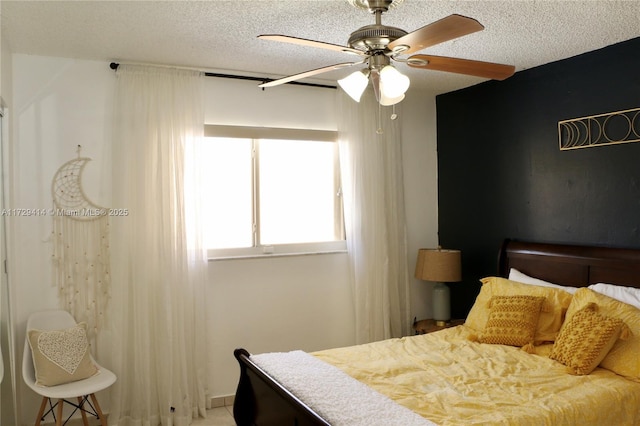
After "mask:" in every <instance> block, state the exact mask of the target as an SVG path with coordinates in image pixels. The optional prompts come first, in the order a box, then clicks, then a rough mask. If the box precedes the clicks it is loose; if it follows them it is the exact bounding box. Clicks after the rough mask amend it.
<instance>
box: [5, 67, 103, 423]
mask: <svg viewBox="0 0 640 426" xmlns="http://www.w3.org/2000/svg"><path fill="white" fill-rule="evenodd" d="M13 76H14V80H13V89H14V93H13V94H14V108H13V113H12V114H11V116H12V122H11V124H12V126H13V129H14V135H13V136H14V137H13V140H12V141H11V153H10V165H11V170H10V173H11V175H10V184H9V186H10V190H11V194H10V205H9V206H8V207H9V208H14V209H47V208H50V207H52V198H51V180H52V178H53V175H54V174H55V172H56V170H57V169H58V167H60V166H61V165H62V164H63V163H64V162H66V161H68V160H70V159H72V158H74V157H75V156H76V155H77V153H76V150H77V146H78V145H82V155H83V156H87V157H91V158H93V159H94V161H92V162H90V163H89V164H88V165H87V167H86V168H85V174H84V190H85V192H86V193H87V196H88V197H90V198H91V199H92V200H93V201H94V202H96V203H97V204H99V205H108V199H109V196H110V191H109V183H110V177H109V176H110V174H109V173H110V170H111V169H110V164H109V162H108V151H109V139H110V136H109V134H110V128H111V109H112V93H113V91H114V87H115V76H114V75H113V71H110V70H109V67H108V66H107V65H105V64H103V63H98V62H89V61H74V60H70V59H60V58H48V57H38V56H27V55H14V56H13ZM7 219H8V226H9V229H8V231H9V234H10V237H11V241H10V247H9V253H8V256H9V272H10V275H9V280H10V282H9V284H10V286H11V291H12V296H13V298H12V313H13V315H14V318H15V320H16V321H15V323H14V330H15V336H16V342H17V352H18V362H17V365H18V378H19V379H18V385H19V388H18V397H19V405H20V406H21V407H20V408H19V414H21V419H20V421H21V422H22V424H29V423H32V422H33V421H34V416H35V413H37V408H38V403H39V400H38V398H37V396H36V395H35V394H34V393H33V392H32V391H31V390H30V389H28V388H27V387H26V386H25V385H24V383H23V381H22V375H21V359H22V349H23V342H24V336H25V325H26V320H27V317H28V316H29V314H30V313H32V312H34V311H37V310H41V309H51V308H57V307H58V299H57V290H56V289H55V288H54V287H53V285H52V276H51V275H52V270H51V243H50V234H51V229H52V217H50V216H40V217H8V218H7Z"/></svg>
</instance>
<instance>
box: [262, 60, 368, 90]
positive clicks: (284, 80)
mask: <svg viewBox="0 0 640 426" xmlns="http://www.w3.org/2000/svg"><path fill="white" fill-rule="evenodd" d="M362 63H364V61H358V62H345V63H342V64H335V65H329V66H328V67H322V68H317V69H315V70H311V71H305V72H302V73H300V74H294V75H290V76H289V77H284V78H280V79H278V80H273V81H269V82H267V83H262V84H260V85H259V86H258V87H273V86H279V85H281V84H284V83H289V82H290V81H294V80H300V79H302V78H306V77H311V76H314V75H317V74H322V73H323V72H329V71H333V70H338V69H340V68H347V67H351V66H353V65H358V64H362Z"/></svg>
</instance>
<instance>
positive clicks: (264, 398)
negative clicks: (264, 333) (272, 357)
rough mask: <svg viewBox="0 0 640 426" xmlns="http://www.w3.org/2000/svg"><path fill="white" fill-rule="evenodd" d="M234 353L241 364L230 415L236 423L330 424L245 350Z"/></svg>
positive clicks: (273, 425) (277, 425)
mask: <svg viewBox="0 0 640 426" xmlns="http://www.w3.org/2000/svg"><path fill="white" fill-rule="evenodd" d="M233 355H234V356H235V357H236V359H237V360H238V363H239V364H240V380H239V382H238V389H237V390H236V397H235V401H234V404H233V417H234V419H235V421H236V424H237V425H238V426H252V425H257V426H263V425H265V426H288V425H291V426H293V425H296V426H330V425H329V423H328V422H326V421H325V420H324V419H323V418H322V417H320V416H319V415H318V414H316V413H315V412H314V411H313V410H312V409H311V408H309V407H308V406H307V405H305V404H304V403H303V402H302V401H300V400H299V399H298V398H297V397H296V396H295V395H293V394H292V393H291V392H289V391H288V390H287V389H285V388H284V387H283V386H282V385H280V384H279V383H278V382H276V381H275V380H274V379H273V378H272V377H271V376H269V375H268V374H267V373H266V372H265V371H264V370H262V369H261V368H260V367H258V366H257V365H256V364H255V363H254V362H253V361H251V359H250V358H249V357H250V354H249V352H248V351H246V350H245V349H242V348H240V349H236V350H235V351H234V352H233Z"/></svg>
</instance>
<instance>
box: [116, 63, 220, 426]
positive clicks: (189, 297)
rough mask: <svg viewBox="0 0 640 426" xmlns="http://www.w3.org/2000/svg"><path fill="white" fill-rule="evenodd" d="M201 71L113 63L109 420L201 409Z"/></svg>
mask: <svg viewBox="0 0 640 426" xmlns="http://www.w3.org/2000/svg"><path fill="white" fill-rule="evenodd" d="M202 93H203V76H202V75H201V73H199V72H194V71H188V70H178V69H165V68H155V67H141V66H131V65H120V67H119V68H118V70H117V88H116V96H115V114H114V116H115V123H114V131H113V158H112V164H113V186H112V188H113V206H114V207H115V206H118V208H120V209H126V210H127V211H128V215H127V216H124V217H112V218H111V224H112V240H111V253H112V257H111V261H112V294H113V299H112V301H111V304H110V306H111V310H112V311H111V315H110V318H111V319H112V321H113V323H112V335H113V341H114V345H113V369H114V372H115V373H116V374H117V376H118V380H117V382H116V383H115V385H114V387H113V391H112V396H111V412H110V414H109V424H110V425H120V426H126V425H140V426H142V425H148V426H155V425H158V424H162V425H188V424H190V423H191V421H192V419H193V418H194V417H198V416H199V415H202V416H205V415H206V392H207V389H206V383H205V382H206V378H207V377H208V376H207V371H206V361H207V358H206V343H205V337H206V333H205V330H204V327H205V324H206V318H205V312H206V311H205V306H204V303H205V300H206V297H205V295H204V292H205V283H206V265H207V263H206V251H205V250H204V248H203V247H202V244H201V238H200V235H201V234H200V232H199V229H200V223H199V217H198V215H199V209H198V206H197V199H198V197H196V196H195V194H197V193H198V183H199V173H198V168H197V162H195V161H194V159H195V158H197V156H198V147H199V145H200V144H201V143H202V139H203V127H204V107H203V99H202Z"/></svg>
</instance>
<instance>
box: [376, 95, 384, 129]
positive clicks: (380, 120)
mask: <svg viewBox="0 0 640 426" xmlns="http://www.w3.org/2000/svg"><path fill="white" fill-rule="evenodd" d="M376 133H377V134H379V135H382V134H383V133H384V129H382V105H380V103H378V129H377V130H376Z"/></svg>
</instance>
